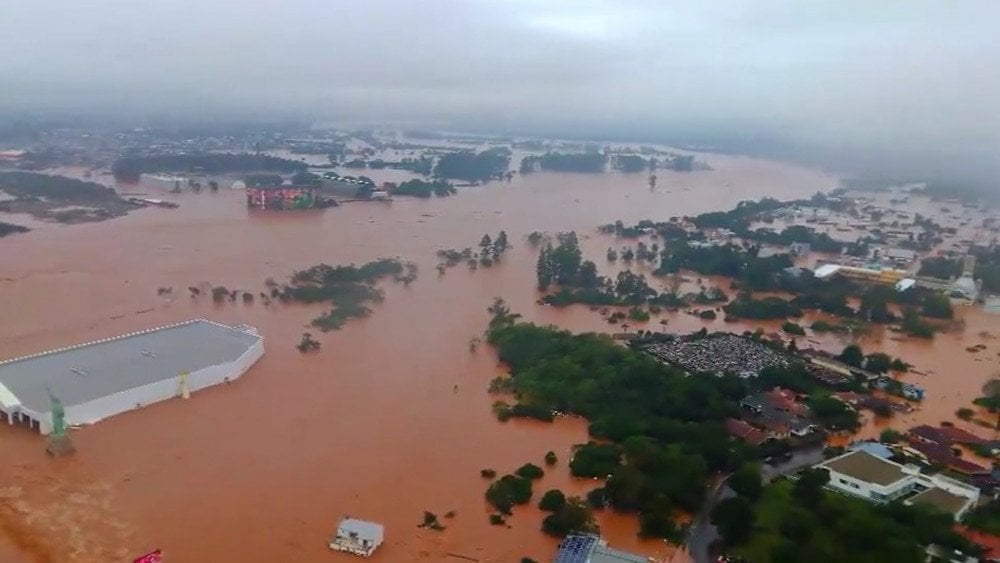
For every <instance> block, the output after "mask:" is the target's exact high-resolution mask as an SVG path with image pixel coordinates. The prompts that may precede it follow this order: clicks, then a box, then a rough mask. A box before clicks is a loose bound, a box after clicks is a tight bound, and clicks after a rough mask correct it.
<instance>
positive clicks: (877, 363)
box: [864, 352, 892, 374]
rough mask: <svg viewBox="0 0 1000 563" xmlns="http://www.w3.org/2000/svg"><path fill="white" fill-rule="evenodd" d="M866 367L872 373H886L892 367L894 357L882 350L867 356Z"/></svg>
mask: <svg viewBox="0 0 1000 563" xmlns="http://www.w3.org/2000/svg"><path fill="white" fill-rule="evenodd" d="M864 365H865V369H866V370H868V371H870V372H872V373H880V374H881V373H886V372H887V371H889V369H890V368H892V357H890V356H889V355H888V354H884V353H882V352H875V353H874V354H868V355H867V356H865V364H864Z"/></svg>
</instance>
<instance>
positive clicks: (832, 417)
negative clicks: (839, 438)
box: [806, 395, 861, 431]
mask: <svg viewBox="0 0 1000 563" xmlns="http://www.w3.org/2000/svg"><path fill="white" fill-rule="evenodd" d="M806 404H808V405H809V408H810V410H812V414H813V416H815V417H816V420H818V421H819V422H820V423H821V424H823V426H825V427H826V428H828V429H830V430H834V431H837V430H857V429H858V428H860V427H861V422H860V421H859V420H858V418H859V417H858V413H857V411H855V410H854V409H852V408H850V407H849V406H847V405H846V404H844V403H843V402H842V401H840V400H838V399H834V398H833V397H823V396H815V395H814V396H812V397H810V398H809V400H808V401H807V402H806Z"/></svg>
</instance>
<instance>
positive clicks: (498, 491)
mask: <svg viewBox="0 0 1000 563" xmlns="http://www.w3.org/2000/svg"><path fill="white" fill-rule="evenodd" d="M486 500H487V501H489V503H490V504H492V505H493V506H494V507H495V508H496V509H497V510H498V511H499V512H501V513H503V514H510V511H511V508H513V506H514V505H515V504H526V503H527V502H528V501H529V500H531V480H530V479H524V478H522V477H517V476H515V475H504V476H503V477H501V478H500V479H498V480H497V481H495V482H494V483H493V484H492V485H490V487H489V489H487V490H486Z"/></svg>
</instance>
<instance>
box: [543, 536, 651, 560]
mask: <svg viewBox="0 0 1000 563" xmlns="http://www.w3.org/2000/svg"><path fill="white" fill-rule="evenodd" d="M647 561H648V559H647V558H646V557H643V556H641V555H635V554H632V553H628V552H625V551H621V550H618V549H612V548H610V547H608V544H607V542H605V541H604V540H602V539H601V538H600V537H598V536H594V535H591V534H572V535H569V536H566V537H565V538H563V540H562V541H561V542H559V551H558V552H557V553H556V558H555V559H554V560H553V563H647Z"/></svg>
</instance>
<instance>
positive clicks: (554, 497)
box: [538, 489, 566, 512]
mask: <svg viewBox="0 0 1000 563" xmlns="http://www.w3.org/2000/svg"><path fill="white" fill-rule="evenodd" d="M565 505H566V495H564V494H563V492H562V491H560V490H559V489H551V490H548V491H545V494H544V495H542V500H540V501H538V508H540V509H542V510H544V511H546V512H555V511H557V510H559V509H561V508H562V507H563V506H565Z"/></svg>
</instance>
